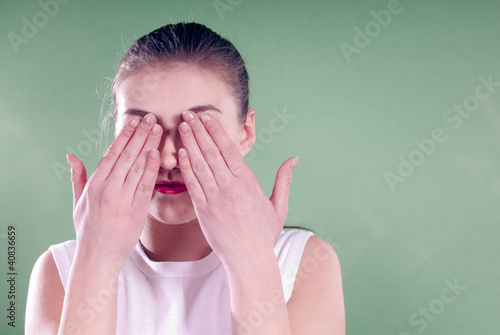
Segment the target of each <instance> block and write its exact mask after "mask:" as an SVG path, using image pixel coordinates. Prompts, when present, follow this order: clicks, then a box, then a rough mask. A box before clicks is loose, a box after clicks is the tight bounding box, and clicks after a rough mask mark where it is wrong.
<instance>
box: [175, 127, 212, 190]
mask: <svg viewBox="0 0 500 335" xmlns="http://www.w3.org/2000/svg"><path fill="white" fill-rule="evenodd" d="M195 127H196V128H198V127H203V125H202V124H201V123H200V122H199V123H198V125H196V126H195ZM196 131H199V129H196ZM179 133H180V134H181V140H182V143H183V144H184V148H185V150H187V153H188V156H189V162H190V171H192V172H193V173H194V176H195V178H197V179H198V183H199V184H200V185H201V188H202V189H203V191H204V193H205V196H208V195H209V194H214V193H215V192H216V191H217V188H218V187H217V183H216V182H215V178H214V175H213V173H212V170H210V166H209V165H208V163H207V161H206V160H205V157H203V154H202V152H201V150H200V147H199V146H198V142H197V141H196V138H195V136H194V134H193V130H192V129H191V127H190V126H189V125H188V123H187V122H181V124H180V125H179ZM186 187H187V183H186Z"/></svg>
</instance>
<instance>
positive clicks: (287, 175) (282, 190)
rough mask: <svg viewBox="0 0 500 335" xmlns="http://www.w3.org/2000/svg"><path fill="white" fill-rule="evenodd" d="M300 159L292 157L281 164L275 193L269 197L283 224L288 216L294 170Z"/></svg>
mask: <svg viewBox="0 0 500 335" xmlns="http://www.w3.org/2000/svg"><path fill="white" fill-rule="evenodd" d="M298 160H299V157H292V158H289V159H287V160H286V161H285V162H284V163H283V164H282V165H281V167H280V168H279V170H278V173H277V174H276V182H275V183H274V188H273V193H272V194H271V198H269V200H271V202H272V203H273V206H274V209H275V211H276V214H277V215H278V218H279V219H280V221H281V222H283V224H284V223H285V221H286V218H287V216H288V195H289V194H290V187H291V186H292V172H293V170H294V169H295V166H296V165H297V161H298Z"/></svg>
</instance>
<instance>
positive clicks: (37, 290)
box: [25, 249, 64, 334]
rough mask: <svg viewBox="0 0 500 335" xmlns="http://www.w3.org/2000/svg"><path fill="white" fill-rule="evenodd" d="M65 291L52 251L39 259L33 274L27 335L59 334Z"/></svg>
mask: <svg viewBox="0 0 500 335" xmlns="http://www.w3.org/2000/svg"><path fill="white" fill-rule="evenodd" d="M63 300H64V289H63V286H62V283H61V280H60V278H59V272H58V270H57V266H56V263H55V261H54V257H53V256H52V252H51V250H50V249H49V250H47V251H45V252H44V253H43V254H42V255H41V256H40V257H38V259H37V261H36V262H35V265H34V266H33V270H32V272H31V277H30V282H29V288H28V299H27V303H26V324H25V328H26V334H40V333H53V334H55V333H57V331H58V328H59V321H60V316H61V312H62V305H63Z"/></svg>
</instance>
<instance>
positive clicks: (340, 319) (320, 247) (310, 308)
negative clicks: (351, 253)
mask: <svg viewBox="0 0 500 335" xmlns="http://www.w3.org/2000/svg"><path fill="white" fill-rule="evenodd" d="M287 307H288V315H289V317H290V325H291V327H292V333H293V334H318V335H321V334H345V312H344V296H343V292H342V275H341V271H340V262H339V259H338V256H337V253H336V252H335V250H334V249H333V247H332V246H331V245H330V244H329V243H328V242H327V241H325V240H324V239H322V238H320V237H318V236H314V235H313V236H310V237H309V238H308V240H307V243H306V245H305V247H304V251H303V253H302V258H301V260H300V265H299V269H298V271H297V276H296V278H295V284H294V287H293V291H292V296H291V298H290V300H289V301H288V303H287Z"/></svg>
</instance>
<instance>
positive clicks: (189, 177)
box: [178, 148, 207, 209]
mask: <svg viewBox="0 0 500 335" xmlns="http://www.w3.org/2000/svg"><path fill="white" fill-rule="evenodd" d="M178 156H179V167H180V169H181V173H182V178H183V179H184V184H185V185H186V188H187V190H188V193H189V197H190V198H191V201H192V202H193V206H194V208H195V209H196V208H197V209H201V208H204V207H205V206H206V205H207V198H206V196H205V192H204V191H203V188H202V187H201V184H200V182H199V181H198V179H197V178H196V176H195V174H194V171H193V169H192V167H191V162H190V159H189V156H188V153H187V151H186V149H184V148H180V149H179V153H178Z"/></svg>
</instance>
